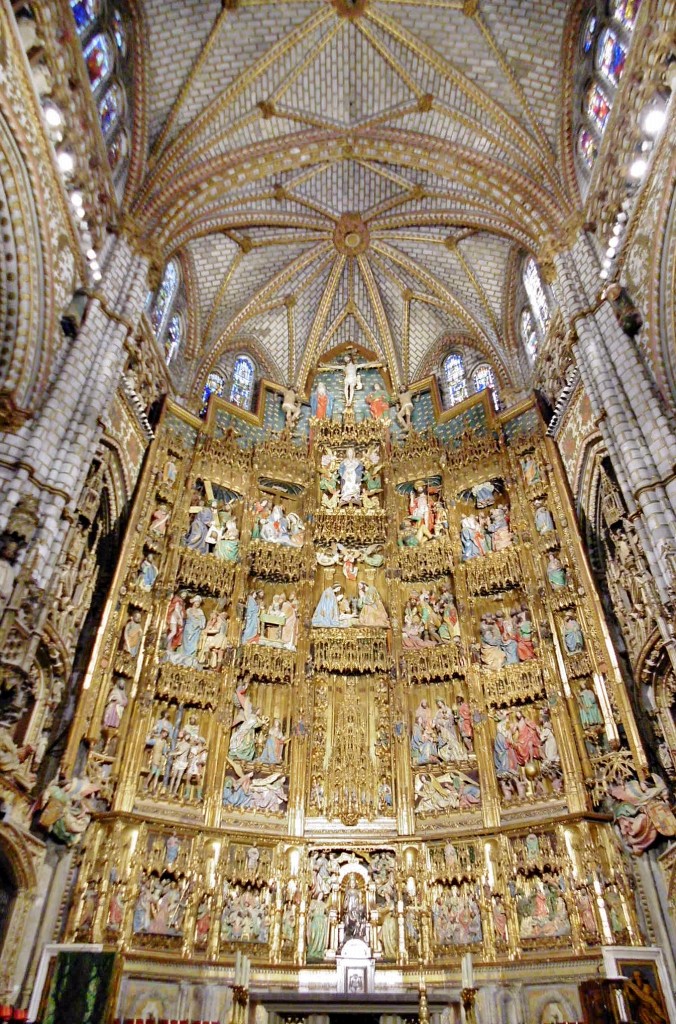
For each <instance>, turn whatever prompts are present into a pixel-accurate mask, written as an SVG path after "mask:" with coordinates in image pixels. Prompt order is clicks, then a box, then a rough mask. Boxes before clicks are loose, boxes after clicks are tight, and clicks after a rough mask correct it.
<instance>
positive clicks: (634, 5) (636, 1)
mask: <svg viewBox="0 0 676 1024" xmlns="http://www.w3.org/2000/svg"><path fill="white" fill-rule="evenodd" d="M640 6H641V0H611V4H610V12H611V14H612V16H613V18H615V20H616V21H619V22H620V24H621V25H624V27H625V28H628V29H629V30H631V29H633V27H634V25H635V24H636V18H637V17H638V12H639V8H640Z"/></svg>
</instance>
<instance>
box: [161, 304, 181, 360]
mask: <svg viewBox="0 0 676 1024" xmlns="http://www.w3.org/2000/svg"><path fill="white" fill-rule="evenodd" d="M182 338H183V321H182V320H181V317H180V316H179V315H178V313H174V315H173V316H172V317H171V318H170V320H169V323H168V324H167V336H166V338H165V341H164V356H165V359H166V361H167V366H169V364H170V363H171V361H172V359H173V358H174V356H175V355H176V353H177V352H178V350H179V348H180V347H181V340H182Z"/></svg>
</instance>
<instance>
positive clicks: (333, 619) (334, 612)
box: [312, 587, 343, 629]
mask: <svg viewBox="0 0 676 1024" xmlns="http://www.w3.org/2000/svg"><path fill="white" fill-rule="evenodd" d="M312 625H313V626H321V627H323V628H324V629H334V628H335V627H337V626H342V625H343V623H342V621H341V618H340V611H339V609H338V600H337V598H336V595H335V594H334V592H333V588H332V587H327V588H326V590H325V591H324V592H323V594H322V596H321V597H320V598H319V603H318V604H317V607H316V608H315V613H314V615H313V616H312Z"/></svg>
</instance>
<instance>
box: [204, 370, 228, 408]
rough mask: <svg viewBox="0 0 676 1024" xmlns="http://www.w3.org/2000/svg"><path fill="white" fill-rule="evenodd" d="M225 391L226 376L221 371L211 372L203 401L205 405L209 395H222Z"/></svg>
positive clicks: (205, 386)
mask: <svg viewBox="0 0 676 1024" xmlns="http://www.w3.org/2000/svg"><path fill="white" fill-rule="evenodd" d="M224 391H225V378H224V377H223V376H222V375H221V374H220V373H210V374H209V376H208V377H207V382H206V384H205V385H204V392H203V394H202V402H203V403H204V405H206V404H207V402H208V401H209V395H222V394H223V392H224Z"/></svg>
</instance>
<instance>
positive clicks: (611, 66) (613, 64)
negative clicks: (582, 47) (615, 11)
mask: <svg viewBox="0 0 676 1024" xmlns="http://www.w3.org/2000/svg"><path fill="white" fill-rule="evenodd" d="M626 60H627V51H626V49H625V47H624V46H623V45H622V43H621V42H620V40H619V39H618V37H617V33H616V32H613V30H612V28H607V29H606V30H605V32H603V34H602V35H601V38H600V39H599V48H598V51H597V56H596V63H597V66H598V69H599V71H600V72H601V73H602V74H604V75H605V76H606V78H607V79H608V81H609V82H612V84H613V85H617V84H618V83H619V81H620V78H621V77H622V72H623V71H624V65H625V62H626Z"/></svg>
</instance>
